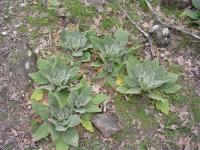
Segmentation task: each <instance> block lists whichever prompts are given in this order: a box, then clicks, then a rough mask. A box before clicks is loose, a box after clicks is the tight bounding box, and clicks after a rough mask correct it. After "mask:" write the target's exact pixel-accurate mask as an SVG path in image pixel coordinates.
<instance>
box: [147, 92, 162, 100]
mask: <svg viewBox="0 0 200 150" xmlns="http://www.w3.org/2000/svg"><path fill="white" fill-rule="evenodd" d="M148 97H149V98H151V99H154V100H157V101H162V102H164V101H165V98H164V97H163V96H162V95H161V94H160V93H158V92H151V93H149V95H148Z"/></svg>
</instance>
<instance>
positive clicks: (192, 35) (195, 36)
mask: <svg viewBox="0 0 200 150" xmlns="http://www.w3.org/2000/svg"><path fill="white" fill-rule="evenodd" d="M145 2H146V4H147V6H148V7H149V9H150V10H151V12H152V14H153V15H154V17H155V18H156V20H157V21H158V23H160V24H161V25H163V26H166V27H168V28H170V29H172V30H175V31H178V32H182V33H183V34H185V35H189V36H191V37H193V38H196V39H198V40H200V36H198V35H197V34H195V33H192V32H190V31H186V30H184V29H181V28H180V27H177V26H171V25H168V24H166V23H163V22H162V21H161V19H160V17H159V16H158V15H157V14H156V12H155V11H154V9H153V8H152V6H151V4H150V3H149V1H148V0H145Z"/></svg>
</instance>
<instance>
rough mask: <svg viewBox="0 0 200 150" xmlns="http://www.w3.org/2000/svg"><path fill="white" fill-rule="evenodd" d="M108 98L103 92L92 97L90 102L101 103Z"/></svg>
mask: <svg viewBox="0 0 200 150" xmlns="http://www.w3.org/2000/svg"><path fill="white" fill-rule="evenodd" d="M107 99H108V96H107V95H105V94H97V95H96V96H95V97H94V98H93V99H92V103H94V104H101V103H103V102H104V101H105V100H107Z"/></svg>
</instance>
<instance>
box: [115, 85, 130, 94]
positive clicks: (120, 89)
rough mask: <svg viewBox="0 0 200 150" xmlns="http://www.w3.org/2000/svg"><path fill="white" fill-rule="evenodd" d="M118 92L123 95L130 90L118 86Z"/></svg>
mask: <svg viewBox="0 0 200 150" xmlns="http://www.w3.org/2000/svg"><path fill="white" fill-rule="evenodd" d="M116 91H118V92H120V93H122V94H127V91H128V88H126V87H124V86H118V87H117V88H116Z"/></svg>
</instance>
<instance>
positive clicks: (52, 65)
mask: <svg viewBox="0 0 200 150" xmlns="http://www.w3.org/2000/svg"><path fill="white" fill-rule="evenodd" d="M37 68H38V72H34V73H30V74H29V76H30V77H31V78H32V80H33V81H34V82H35V83H36V84H37V85H38V86H39V88H40V89H45V90H47V91H51V92H52V91H61V90H63V89H66V88H68V87H70V81H71V80H72V79H74V78H77V77H78V72H79V68H78V67H72V66H70V65H67V64H66V63H65V60H62V59H61V57H60V56H51V57H48V58H47V59H42V58H39V59H38V61H37Z"/></svg>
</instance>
